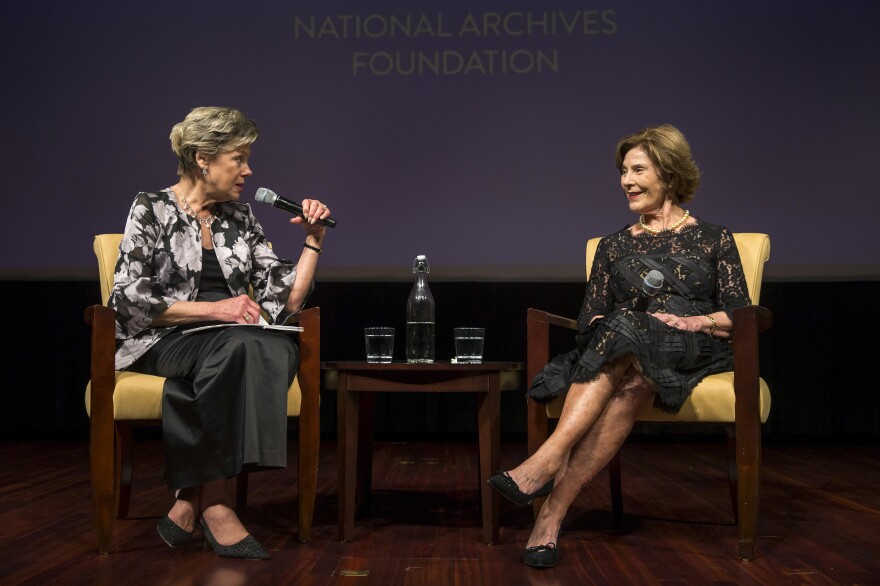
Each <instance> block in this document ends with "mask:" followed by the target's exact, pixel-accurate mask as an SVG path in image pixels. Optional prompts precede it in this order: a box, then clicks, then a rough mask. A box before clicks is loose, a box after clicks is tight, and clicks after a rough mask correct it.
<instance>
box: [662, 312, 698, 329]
mask: <svg viewBox="0 0 880 586" xmlns="http://www.w3.org/2000/svg"><path fill="white" fill-rule="evenodd" d="M649 315H652V316H654V317H656V318H657V319H659V320H660V321H662V322H663V323H665V324H666V325H668V326H672V327H673V328H676V329H679V330H684V331H686V332H700V331H703V326H705V325H706V324H705V322H706V318H705V317H704V316H701V315H692V316H690V317H681V316H680V315H673V314H671V313H651V314H649Z"/></svg>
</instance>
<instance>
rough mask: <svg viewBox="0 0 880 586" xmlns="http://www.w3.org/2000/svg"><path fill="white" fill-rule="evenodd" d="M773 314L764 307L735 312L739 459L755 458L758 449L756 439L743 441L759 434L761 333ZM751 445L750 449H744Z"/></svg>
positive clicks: (753, 307)
mask: <svg viewBox="0 0 880 586" xmlns="http://www.w3.org/2000/svg"><path fill="white" fill-rule="evenodd" d="M772 323H773V315H772V314H771V313H770V310H768V309H767V308H765V307H761V306H759V305H749V306H746V307H740V308H739V309H735V310H734V311H733V372H734V377H733V390H734V394H735V396H736V406H735V416H736V434H737V458H738V459H739V458H742V457H746V458H752V459H754V458H756V457H757V455H756V454H748V453H746V452H751V451H754V450H756V449H760V448H759V447H757V448H756V447H755V440H752V441H750V442H745V441H742V438H744V437H752V438H754V437H756V436H759V435H760V427H761V387H760V383H759V382H758V377H759V376H760V372H759V362H758V333H759V332H762V331H764V330H766V329H768V328H769V327H770V325H771V324H772ZM744 446H750V447H744Z"/></svg>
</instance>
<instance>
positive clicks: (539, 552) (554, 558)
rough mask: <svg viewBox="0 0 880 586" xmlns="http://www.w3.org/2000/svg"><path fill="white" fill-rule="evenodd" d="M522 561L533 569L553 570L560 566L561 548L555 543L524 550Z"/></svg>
mask: <svg viewBox="0 0 880 586" xmlns="http://www.w3.org/2000/svg"><path fill="white" fill-rule="evenodd" d="M520 557H522V561H523V563H524V564H525V565H527V566H530V567H532V568H552V567H555V566H558V565H559V548H557V547H556V544H555V543H545V544H544V545H536V546H535V547H527V548H526V549H524V550H523V552H522V555H521V556H520Z"/></svg>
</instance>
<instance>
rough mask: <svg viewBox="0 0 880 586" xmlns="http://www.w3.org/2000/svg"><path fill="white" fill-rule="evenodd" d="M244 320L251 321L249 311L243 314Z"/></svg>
mask: <svg viewBox="0 0 880 586" xmlns="http://www.w3.org/2000/svg"><path fill="white" fill-rule="evenodd" d="M244 321H251V314H249V313H246V314H244Z"/></svg>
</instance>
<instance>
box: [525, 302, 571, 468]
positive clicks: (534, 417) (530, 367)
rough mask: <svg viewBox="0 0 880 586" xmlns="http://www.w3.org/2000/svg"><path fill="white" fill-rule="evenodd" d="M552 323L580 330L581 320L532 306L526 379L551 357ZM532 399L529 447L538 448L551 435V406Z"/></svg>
mask: <svg viewBox="0 0 880 586" xmlns="http://www.w3.org/2000/svg"><path fill="white" fill-rule="evenodd" d="M550 326H557V327H562V328H567V329H570V330H577V320H573V319H569V318H567V317H563V316H561V315H555V314H552V313H550V312H547V311H542V310H540V309H529V310H528V312H527V314H526V342H527V345H528V349H527V357H526V377H527V378H526V381H527V382H528V383H529V384H531V382H532V380H533V379H534V378H535V376H537V374H538V373H539V372H540V371H541V369H542V368H544V365H545V364H547V362H549V361H550ZM527 403H528V415H527V425H528V450H529V454H533V453H535V451H536V450H537V449H538V448H539V447H540V446H541V444H543V443H544V441H545V440H546V439H547V409H546V408H545V406H544V405H541V404H540V403H536V402H535V401H527Z"/></svg>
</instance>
